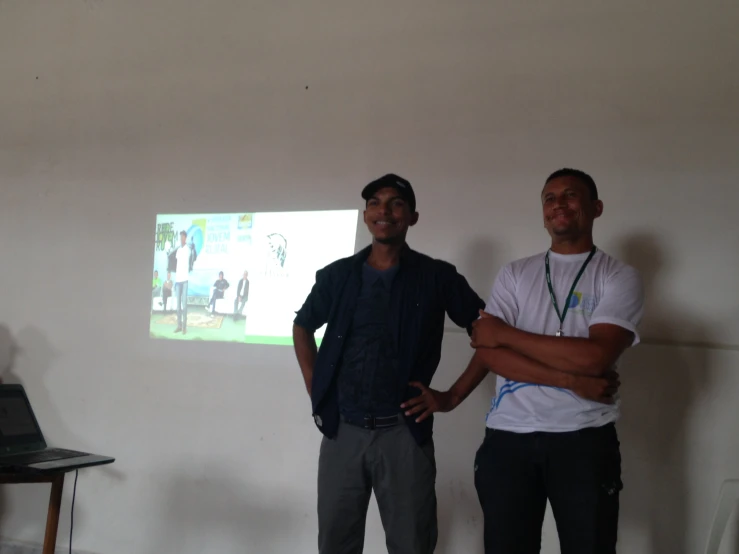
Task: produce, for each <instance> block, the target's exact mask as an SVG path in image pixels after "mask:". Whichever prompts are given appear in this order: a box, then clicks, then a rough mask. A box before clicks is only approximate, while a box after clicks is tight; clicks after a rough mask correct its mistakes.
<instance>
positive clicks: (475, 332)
mask: <svg viewBox="0 0 739 554" xmlns="http://www.w3.org/2000/svg"><path fill="white" fill-rule="evenodd" d="M507 327H508V324H507V323H506V322H505V321H503V320H502V319H500V318H498V317H495V316H493V315H490V314H489V313H487V312H485V311H483V310H480V319H478V320H477V321H475V322H473V323H472V337H471V339H472V340H471V342H470V346H472V348H497V347H498V346H500V334H501V333H502V332H504V331H505V329H506V328H507Z"/></svg>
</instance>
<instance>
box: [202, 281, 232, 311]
mask: <svg viewBox="0 0 739 554" xmlns="http://www.w3.org/2000/svg"><path fill="white" fill-rule="evenodd" d="M230 286H231V285H230V284H229V283H228V281H226V279H224V277H223V271H221V272H220V273H218V279H217V280H216V282H215V283H213V293H212V295H211V297H210V302H209V303H208V306H207V307H206V308H205V309H206V310H207V309H208V308H210V309H211V312H210V316H211V317H213V316H214V315H215V314H216V300H220V299H221V298H223V293H224V292H225V291H226V289H227V288H228V287H230Z"/></svg>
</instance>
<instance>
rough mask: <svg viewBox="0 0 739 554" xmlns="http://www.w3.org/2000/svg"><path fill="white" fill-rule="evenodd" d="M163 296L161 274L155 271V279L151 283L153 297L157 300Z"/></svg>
mask: <svg viewBox="0 0 739 554" xmlns="http://www.w3.org/2000/svg"><path fill="white" fill-rule="evenodd" d="M161 294H162V280H161V279H160V278H159V272H158V271H157V270H156V269H155V270H154V278H153V279H152V281H151V297H152V298H156V297H157V296H161Z"/></svg>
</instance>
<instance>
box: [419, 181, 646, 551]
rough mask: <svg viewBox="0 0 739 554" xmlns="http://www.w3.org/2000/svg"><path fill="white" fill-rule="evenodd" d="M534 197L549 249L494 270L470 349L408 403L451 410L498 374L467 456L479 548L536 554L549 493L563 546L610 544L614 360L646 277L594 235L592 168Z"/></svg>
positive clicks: (617, 481) (630, 337) (614, 487)
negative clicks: (456, 371)
mask: <svg viewBox="0 0 739 554" xmlns="http://www.w3.org/2000/svg"><path fill="white" fill-rule="evenodd" d="M541 203H542V209H543V218H544V227H545V228H546V229H547V231H548V233H549V235H550V236H551V247H550V248H549V250H548V251H547V252H542V253H540V254H536V255H534V256H531V257H528V258H524V259H521V260H517V261H514V262H512V263H510V264H508V265H507V266H505V267H504V268H503V269H502V270H501V271H500V273H499V274H498V276H497V278H496V280H495V283H494V284H493V289H492V292H491V294H490V299H489V300H488V303H487V306H486V308H485V311H484V312H482V313H481V319H480V320H478V321H477V322H475V324H474V325H473V327H474V331H473V333H472V346H473V347H475V348H476V351H475V354H474V356H473V357H472V360H471V362H470V364H469V366H468V367H467V369H466V371H465V372H464V373H463V374H462V376H461V377H460V378H459V380H457V382H456V383H455V384H454V385H453V386H452V388H451V389H450V390H448V391H446V392H444V393H441V392H438V391H434V390H431V389H429V390H428V391H427V392H426V394H425V395H423V396H422V397H421V398H420V399H414V400H411V401H409V402H408V403H407V405H406V406H407V408H408V413H409V414H423V415H421V416H420V417H421V418H423V417H425V414H429V413H433V412H439V411H441V412H447V411H450V410H452V409H454V408H455V407H456V406H458V405H459V404H460V403H461V402H462V400H464V399H465V398H466V397H467V396H468V395H469V394H470V392H472V390H473V389H474V388H475V387H476V386H477V385H479V384H480V382H482V380H483V379H484V378H485V376H486V375H487V374H488V370H490V371H493V372H495V373H496V374H497V375H498V382H497V394H496V396H495V398H493V401H492V403H491V409H490V411H489V413H488V416H487V426H486V433H485V439H484V441H483V443H482V446H480V448H479V450H478V451H477V456H476V458H475V487H476V489H477V494H478V497H479V500H480V504H481V506H482V510H483V514H484V541H485V552H486V554H499V553H501V552H520V553H521V554H535V553H538V552H539V549H540V546H541V527H542V523H543V519H544V512H545V509H546V504H547V500H548V501H549V503H550V504H551V506H552V512H553V514H554V519H555V520H556V522H557V532H558V534H559V541H560V548H561V551H562V553H563V554H580V553H582V554H585V553H588V554H592V553H596V552H597V553H598V554H614V553H615V552H616V539H617V531H618V512H619V492H620V491H621V489H622V482H621V455H620V446H619V441H618V436H617V433H616V428H615V421H616V420H617V419H618V417H619V403H620V401H619V397H618V394H617V392H618V388H619V385H620V383H619V380H618V375H617V374H616V372H615V368H616V365H617V362H618V360H619V358H620V357H621V355H622V353H623V352H624V351H625V350H626V349H627V348H629V347H631V346H635V345H636V344H637V343H638V342H639V333H638V331H637V326H638V325H639V323H640V322H641V319H642V316H643V312H644V291H643V286H642V280H641V277H640V275H639V273H638V272H637V270H636V269H634V268H633V267H631V266H628V265H626V264H624V263H622V262H620V261H618V260H616V259H615V258H612V257H611V256H609V255H608V254H606V253H605V252H603V251H602V250H600V249H599V248H596V246H595V245H594V244H593V223H594V220H595V219H597V218H598V217H600V216H601V214H602V212H603V202H602V201H601V200H599V199H598V189H597V188H596V185H595V182H594V181H593V179H592V177H590V176H589V175H588V174H586V173H584V172H582V171H580V170H576V169H567V168H566V169H561V170H558V171H556V172H554V173H553V174H552V175H550V176H549V177H548V178H547V180H546V181H545V184H544V189H543V191H542V193H541Z"/></svg>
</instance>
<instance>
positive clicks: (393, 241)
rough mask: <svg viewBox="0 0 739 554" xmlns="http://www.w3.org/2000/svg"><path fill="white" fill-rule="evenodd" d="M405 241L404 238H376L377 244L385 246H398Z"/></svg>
mask: <svg viewBox="0 0 739 554" xmlns="http://www.w3.org/2000/svg"><path fill="white" fill-rule="evenodd" d="M402 241H403V237H387V238H375V242H378V243H380V244H385V245H391V244H398V243H399V242H402Z"/></svg>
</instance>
